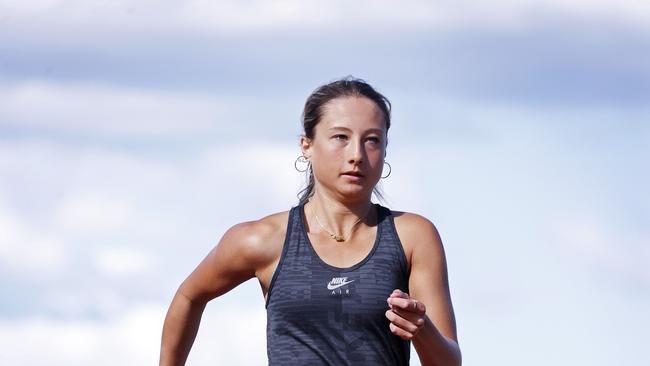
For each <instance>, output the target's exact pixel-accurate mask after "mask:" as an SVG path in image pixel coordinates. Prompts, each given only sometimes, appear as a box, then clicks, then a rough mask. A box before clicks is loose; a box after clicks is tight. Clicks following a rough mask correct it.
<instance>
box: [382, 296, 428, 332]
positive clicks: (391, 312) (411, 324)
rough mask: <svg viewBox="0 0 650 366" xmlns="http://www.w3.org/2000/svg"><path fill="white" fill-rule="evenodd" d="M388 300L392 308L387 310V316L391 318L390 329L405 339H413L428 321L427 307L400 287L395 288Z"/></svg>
mask: <svg viewBox="0 0 650 366" xmlns="http://www.w3.org/2000/svg"><path fill="white" fill-rule="evenodd" d="M387 301H388V306H389V307H390V309H388V310H387V311H386V318H388V320H390V331H391V332H393V334H395V335H396V336H398V337H400V338H402V339H404V340H407V341H410V340H412V339H413V337H415V335H416V334H417V333H418V331H419V330H420V329H421V328H422V327H423V326H424V324H425V323H426V321H425V317H426V315H425V313H426V307H425V306H424V304H423V303H421V302H419V301H417V300H415V299H412V298H411V297H410V296H409V294H407V293H405V292H402V291H400V290H398V289H395V290H393V293H391V294H390V296H389V297H388V300H387Z"/></svg>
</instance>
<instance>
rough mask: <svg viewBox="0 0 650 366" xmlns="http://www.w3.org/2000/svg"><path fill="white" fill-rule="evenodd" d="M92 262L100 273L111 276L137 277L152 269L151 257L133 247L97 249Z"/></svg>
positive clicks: (152, 259)
mask: <svg viewBox="0 0 650 366" xmlns="http://www.w3.org/2000/svg"><path fill="white" fill-rule="evenodd" d="M94 261H95V266H96V267H97V268H98V269H99V271H100V272H101V273H103V274H106V275H112V276H124V275H138V274H143V273H148V272H150V271H152V270H153V269H154V258H153V256H152V255H150V254H148V253H146V252H145V251H143V250H141V249H138V248H135V247H125V246H114V247H105V248H99V249H98V250H97V251H96V252H95V259H94Z"/></svg>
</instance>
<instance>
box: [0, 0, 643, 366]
mask: <svg viewBox="0 0 650 366" xmlns="http://www.w3.org/2000/svg"><path fill="white" fill-rule="evenodd" d="M347 75H353V76H355V77H360V78H362V79H365V80H366V81H368V82H370V83H371V84H372V85H373V86H375V87H376V88H377V89H378V90H379V91H380V92H382V93H383V94H384V95H386V96H387V97H388V98H389V99H390V100H391V102H392V104H393V120H392V125H391V129H390V131H389V144H388V150H387V161H388V162H389V163H390V164H391V166H392V173H391V175H390V177H388V178H387V179H385V180H383V181H382V183H381V184H382V187H383V190H384V192H385V196H386V201H384V202H383V204H384V205H386V206H388V207H390V208H392V209H394V210H400V211H411V212H416V213H419V214H421V215H424V216H425V217H427V218H429V219H430V220H431V221H432V222H433V223H434V224H435V225H436V227H437V228H438V230H439V232H440V235H441V237H442V240H443V244H444V246H445V251H446V256H447V262H448V267H449V284H450V289H451V295H452V301H453V304H454V310H455V313H456V322H457V327H458V337H459V343H460V346H461V350H462V353H463V361H464V364H465V365H503V366H515V365H522V364H525V365H530V366H536V365H548V364H554V365H596V366H598V365H603V366H605V365H613V364H631V365H641V364H649V363H650V354H648V352H647V351H646V350H645V349H646V348H647V347H646V343H647V342H646V338H647V329H650V313H648V311H647V309H648V308H650V266H648V263H650V225H648V223H649V222H650V194H648V189H647V187H648V186H650V170H649V169H648V168H647V165H648V163H647V162H648V160H649V158H650V147H649V146H650V103H648V102H649V101H650V5H649V4H648V3H647V2H646V1H641V0H639V1H633V0H624V1H617V2H614V1H604V0H594V1H584V0H579V1H571V2H566V1H560V0H545V1H532V0H523V1H521V0H520V1H514V0H495V1H489V2H488V1H473V2H469V1H454V2H450V1H443V0H434V1H409V2H403V3H401V4H399V5H396V4H395V3H394V2H389V1H357V2H349V1H340V0H337V1H330V2H327V3H323V2H313V1H296V0H291V1H288V0H286V1H276V2H263V1H257V0H251V1H245V2H241V1H206V0H195V1H177V0H166V1H150V0H146V1H137V2H136V1H129V0H122V1H111V2H105V1H67V0H38V1H23V2H18V1H7V0H0V290H1V291H2V293H3V296H2V300H1V301H0V343H1V344H3V350H2V352H0V363H2V364H11V365H43V364H47V365H73V366H74V365H88V364H95V365H114V364H124V365H144V364H155V363H156V362H157V360H158V354H159V348H160V336H161V331H162V323H163V320H164V316H165V313H166V311H167V308H168V306H169V303H170V301H171V299H172V297H173V295H174V292H175V291H176V289H177V288H178V286H179V285H180V283H181V282H182V281H183V280H184V279H185V278H186V277H187V275H189V273H190V272H191V271H192V270H193V269H194V268H195V266H196V265H197V264H198V263H199V261H200V260H201V259H202V258H203V257H204V256H205V255H206V254H207V253H208V252H209V251H210V250H211V249H212V248H213V247H214V246H215V245H216V244H217V242H218V240H219V238H220V237H221V235H222V234H223V233H224V232H225V230H227V229H228V228H229V227H230V226H232V225H234V224H236V223H239V222H243V221H250V220H256V219H259V218H261V217H263V216H266V215H268V214H270V213H272V212H278V211H285V210H288V209H289V208H290V207H291V206H294V205H295V204H296V203H297V198H296V197H297V196H296V195H297V193H298V191H299V190H300V189H301V187H302V185H303V184H304V181H303V176H302V175H301V174H300V173H298V172H296V171H295V170H294V167H293V163H294V160H295V159H296V157H297V156H298V155H299V153H300V150H299V147H298V138H299V135H300V133H301V130H300V126H301V125H300V113H301V111H302V106H303V104H304V101H305V100H306V98H307V96H308V95H309V93H311V91H313V90H314V89H315V88H316V87H318V86H319V85H322V84H324V83H327V82H329V81H332V80H334V79H336V78H340V77H344V76H347ZM265 322H266V313H265V309H264V301H263V298H262V294H261V290H260V287H259V285H258V284H257V283H256V282H255V281H254V280H251V281H248V282H246V283H244V284H242V285H241V286H239V287H238V288H236V289H234V290H232V291H231V292H229V293H227V294H225V295H223V296H222V297H219V298H217V299H215V300H213V301H211V302H210V303H209V304H208V306H207V308H206V310H205V312H204V315H203V319H202V323H201V328H200V329H199V333H198V335H197V339H196V341H195V343H194V347H193V349H192V351H191V353H190V356H189V359H188V363H187V364H188V365H198V366H201V365H213V364H222V363H227V364H230V365H260V364H265V363H266V340H265ZM35 350H37V351H35ZM412 364H413V365H419V361H418V360H417V356H416V354H415V352H413V353H412Z"/></svg>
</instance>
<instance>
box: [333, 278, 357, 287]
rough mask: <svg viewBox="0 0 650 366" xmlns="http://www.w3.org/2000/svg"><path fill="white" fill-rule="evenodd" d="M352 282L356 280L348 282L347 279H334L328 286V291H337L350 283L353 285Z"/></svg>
mask: <svg viewBox="0 0 650 366" xmlns="http://www.w3.org/2000/svg"><path fill="white" fill-rule="evenodd" d="M352 282H354V280H350V281H348V278H347V277H334V278H332V280H331V281H330V283H328V284H327V289H328V290H336V289H337V288H339V287H341V286H345V285H347V284H348V283H352Z"/></svg>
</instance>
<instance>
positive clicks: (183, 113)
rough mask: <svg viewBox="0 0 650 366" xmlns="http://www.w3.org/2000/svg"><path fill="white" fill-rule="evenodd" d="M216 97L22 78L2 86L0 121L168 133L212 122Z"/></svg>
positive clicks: (82, 129) (103, 131) (198, 129)
mask: <svg viewBox="0 0 650 366" xmlns="http://www.w3.org/2000/svg"><path fill="white" fill-rule="evenodd" d="M220 108H223V106H222V105H220V104H219V101H218V100H213V99H208V98H207V97H202V96H193V95H191V94H187V93H182V94H181V93H179V94H173V93H165V92H160V91H153V90H138V89H130V88H121V87H112V86H98V85H90V84H52V83H47V82H23V83H20V84H16V85H11V86H4V87H1V88H0V120H1V121H2V122H0V124H3V125H14V126H18V127H21V128H42V129H45V130H46V131H47V130H55V131H56V130H60V131H64V132H68V133H74V134H79V133H87V132H95V133H101V134H103V135H108V136H133V135H135V136H150V137H151V136H161V135H162V136H165V135H179V134H190V133H200V132H205V131H206V130H209V129H211V128H213V127H214V124H215V121H214V118H215V112H217V111H219V110H220Z"/></svg>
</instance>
